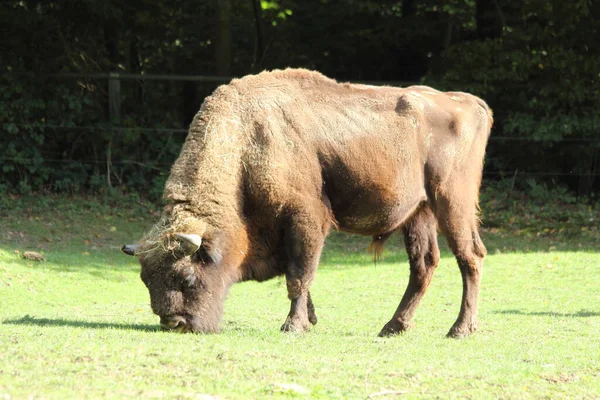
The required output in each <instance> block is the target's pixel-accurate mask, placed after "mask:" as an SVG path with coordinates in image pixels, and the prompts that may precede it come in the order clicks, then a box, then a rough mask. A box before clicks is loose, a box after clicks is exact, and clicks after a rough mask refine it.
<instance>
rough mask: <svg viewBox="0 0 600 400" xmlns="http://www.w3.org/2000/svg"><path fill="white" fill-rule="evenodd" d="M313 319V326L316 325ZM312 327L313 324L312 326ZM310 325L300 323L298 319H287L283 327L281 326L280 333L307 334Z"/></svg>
mask: <svg viewBox="0 0 600 400" xmlns="http://www.w3.org/2000/svg"><path fill="white" fill-rule="evenodd" d="M316 323H317V322H316V318H315V324H316ZM313 325H314V324H313ZM309 329H310V325H309V324H308V321H305V322H302V321H300V318H292V317H287V319H286V320H285V322H284V323H283V325H281V331H282V332H308V331H309Z"/></svg>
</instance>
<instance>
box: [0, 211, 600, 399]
mask: <svg viewBox="0 0 600 400" xmlns="http://www.w3.org/2000/svg"><path fill="white" fill-rule="evenodd" d="M46 201H47V202H51V210H48V209H45V208H44V207H38V209H35V208H31V209H30V210H29V211H27V206H26V205H21V206H18V207H17V206H15V207H14V208H4V209H3V210H2V213H1V214H0V218H1V219H0V221H1V223H2V226H3V229H4V230H3V231H2V232H0V240H1V243H0V299H1V300H0V301H1V303H0V345H1V348H2V352H0V398H3V397H7V396H10V397H14V398H28V397H34V398H36V397H42V398H88V397H89V398H115V397H116V398H138V397H159V398H211V397H209V396H216V397H218V398H223V399H238V398H239V399H247V398H256V399H262V398H322V399H329V398H344V399H347V398H357V399H365V398H369V396H370V397H371V398H375V399H378V398H396V397H408V398H430V397H443V398H465V397H466V398H560V397H568V398H595V397H598V396H599V395H600V357H598V354H600V348H599V343H600V341H599V336H598V332H600V306H599V305H600V290H599V289H600V286H599V284H598V282H600V252H599V251H598V248H597V247H595V246H594V241H593V237H590V236H579V237H576V238H575V239H574V240H573V238H570V239H569V238H565V237H560V236H557V237H554V238H553V239H552V240H550V238H549V237H548V236H546V237H544V236H534V237H531V238H530V237H528V236H519V235H518V234H516V233H514V232H512V233H511V232H503V233H502V235H500V234H499V233H493V232H490V231H489V230H487V231H484V235H483V236H484V241H485V242H486V244H487V246H488V248H489V249H490V254H489V255H488V257H487V258H486V261H485V267H484V275H483V281H482V292H481V301H480V321H481V325H480V329H479V330H478V331H477V332H476V333H475V334H474V335H473V336H472V337H469V338H467V339H464V340H450V339H446V338H445V334H446V332H447V331H448V329H449V328H450V326H451V324H452V323H453V322H454V319H455V318H456V316H457V314H458V308H459V305H460V296H461V278H460V274H459V271H458V267H457V266H456V262H455V260H454V258H453V256H452V255H451V253H450V252H449V251H448V250H447V248H446V247H445V246H444V247H443V248H442V260H441V262H440V265H439V267H438V269H437V271H436V273H435V276H434V279H433V281H432V284H431V286H430V288H429V291H428V293H427V294H426V296H425V298H424V299H423V302H422V304H421V306H420V308H419V310H418V311H417V314H416V317H415V323H416V325H415V327H414V328H413V329H412V330H411V331H409V332H407V333H406V334H404V335H402V336H399V337H395V338H386V339H383V338H378V337H377V333H378V332H379V330H380V329H381V327H382V326H383V324H384V323H385V322H387V320H388V319H389V318H390V317H391V315H392V313H393V311H394V310H395V308H396V306H397V305H398V302H399V300H400V297H401V295H402V293H403V291H404V288H405V286H406V283H407V280H408V264H407V262H406V254H405V252H404V250H403V244H402V240H401V238H400V237H396V236H394V237H392V238H390V241H389V243H388V245H387V246H386V252H385V254H384V256H385V257H384V259H383V260H382V261H380V262H378V263H374V262H373V260H372V256H371V255H370V254H368V253H367V252H366V251H365V249H366V248H367V247H368V244H369V238H361V237H353V236H349V235H345V234H341V233H334V234H333V235H332V236H331V237H330V238H329V240H328V243H327V246H326V249H325V252H324V255H323V260H322V263H321V266H320V268H319V271H318V273H317V278H316V280H315V283H314V286H313V288H312V291H311V292H312V297H313V300H314V302H315V306H316V311H317V315H318V317H319V323H318V324H317V325H316V326H315V327H314V328H313V329H312V331H311V332H310V333H308V334H303V335H296V334H282V333H280V332H279V326H280V325H281V323H282V322H283V320H284V319H285V316H286V314H287V312H288V310H289V302H288V300H287V294H286V288H285V281H284V280H283V279H282V278H276V279H273V280H270V281H267V282H264V283H256V282H247V283H242V284H238V285H235V286H234V287H233V288H232V290H231V292H230V294H229V297H228V299H227V301H226V304H225V315H224V319H223V324H222V328H223V331H222V333H221V334H219V335H178V334H173V333H165V332H161V331H160V330H159V327H158V318H157V317H156V316H155V315H153V314H152V312H151V310H150V307H149V296H148V293H147V291H146V289H145V287H144V285H143V284H142V282H141V281H140V279H139V277H138V274H139V266H138V265H137V264H136V261H135V259H134V258H131V257H126V256H124V255H122V254H121V253H120V251H119V250H118V248H119V246H120V245H121V244H123V243H125V242H132V241H135V240H136V239H137V238H139V236H140V235H141V234H142V231H143V230H145V229H148V228H149V227H150V226H151V225H152V224H153V223H154V219H155V217H154V216H151V215H150V214H149V213H146V214H143V215H144V216H143V217H141V216H140V210H139V209H136V208H135V207H133V206H132V207H131V208H130V211H127V210H128V208H127V207H129V206H127V203H125V204H124V205H121V206H120V207H107V206H103V205H94V201H93V200H81V199H79V200H77V199H76V200H75V201H73V200H69V203H70V205H66V204H64V203H65V202H66V201H67V200H65V199H62V200H61V199H53V200H51V201H50V200H46ZM50 211H51V212H50ZM90 214H91V216H90ZM104 214H105V216H107V217H111V218H110V220H107V219H105V218H104ZM67 226H69V228H66V227H67ZM74 227H76V228H74ZM111 227H114V229H111ZM8 232H13V233H12V234H11V235H10V236H9V234H8ZM14 232H17V234H15V233H14ZM19 232H20V233H23V236H21V234H20V233H19ZM50 233H52V235H51V237H48V235H49V234H50ZM96 234H99V235H101V237H100V238H98V237H96V236H95V235H96ZM44 238H47V239H50V241H48V240H45V239H44ZM530 239H533V240H530ZM86 240H89V242H90V243H87V242H86ZM557 241H560V242H561V243H560V245H557V244H556V243H555V242H557ZM441 242H442V243H443V239H442V240H441ZM579 244H582V246H579ZM525 247H529V249H525ZM25 250H34V251H39V252H42V253H43V254H44V256H45V259H46V261H43V262H34V261H30V260H26V259H23V258H22V257H21V255H20V254H21V253H22V252H23V251H25ZM203 396H204V397H203Z"/></svg>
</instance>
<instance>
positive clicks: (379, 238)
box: [367, 231, 394, 263]
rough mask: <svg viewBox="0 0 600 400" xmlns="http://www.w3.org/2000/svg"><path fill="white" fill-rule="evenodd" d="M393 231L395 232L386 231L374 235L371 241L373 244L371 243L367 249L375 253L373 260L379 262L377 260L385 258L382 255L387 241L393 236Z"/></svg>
mask: <svg viewBox="0 0 600 400" xmlns="http://www.w3.org/2000/svg"><path fill="white" fill-rule="evenodd" d="M392 233H394V231H391V232H388V233H384V234H382V235H375V236H373V240H372V241H371V244H370V245H369V248H368V249H367V251H368V252H369V253H373V261H374V262H375V263H377V261H380V260H381V259H382V258H383V257H382V255H383V248H384V247H385V242H386V241H387V240H388V238H389V237H390V236H392Z"/></svg>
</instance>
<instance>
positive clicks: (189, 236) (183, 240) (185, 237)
mask: <svg viewBox="0 0 600 400" xmlns="http://www.w3.org/2000/svg"><path fill="white" fill-rule="evenodd" d="M173 237H175V238H176V239H177V240H178V241H179V243H180V244H181V247H182V248H183V251H184V253H185V254H186V255H188V256H190V255H192V254H194V253H195V252H197V251H198V249H199V248H200V246H201V245H202V237H201V236H200V235H196V234H193V233H174V234H173Z"/></svg>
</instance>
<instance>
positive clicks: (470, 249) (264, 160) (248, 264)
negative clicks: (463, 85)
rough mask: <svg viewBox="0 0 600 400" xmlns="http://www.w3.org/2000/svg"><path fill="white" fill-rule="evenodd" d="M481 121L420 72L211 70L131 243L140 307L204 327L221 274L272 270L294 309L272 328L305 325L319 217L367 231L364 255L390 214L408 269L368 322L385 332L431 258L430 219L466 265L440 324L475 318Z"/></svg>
mask: <svg viewBox="0 0 600 400" xmlns="http://www.w3.org/2000/svg"><path fill="white" fill-rule="evenodd" d="M491 124H492V113H491V111H490V109H489V108H488V107H487V105H486V104H485V103H484V102H483V101H482V100H481V99H478V98H477V97H475V96H472V95H469V94H466V93H459V92H450V93H443V92H439V91H437V90H434V89H431V88H428V87H425V86H412V87H408V88H395V87H374V86H368V85H353V84H347V83H346V84H340V83H337V82H335V81H334V80H332V79H329V78H326V77H324V76H323V75H321V74H319V73H317V72H312V71H307V70H297V69H287V70H284V71H272V72H263V73H261V74H258V75H255V76H247V77H245V78H242V79H237V80H233V81H232V82H231V83H230V84H228V85H225V86H221V87H220V88H218V89H217V90H216V91H215V92H214V93H213V95H211V96H210V97H208V98H207V99H206V100H205V101H204V103H203V105H202V107H201V109H200V112H199V113H198V114H197V115H196V117H195V118H194V121H193V122H192V124H191V126H190V131H189V135H188V137H187V140H186V142H185V144H184V146H183V149H182V151H181V154H180V156H179V158H178V160H177V161H176V162H175V164H174V165H173V167H172V170H171V175H170V177H169V179H168V181H167V184H166V188H165V193H164V196H165V199H166V200H167V202H168V205H167V206H166V207H165V210H164V212H163V216H162V218H161V222H160V223H159V224H158V225H157V227H156V228H155V229H153V230H152V231H151V232H150V233H149V234H147V235H146V237H145V238H144V239H143V240H142V242H141V245H140V247H139V250H138V251H137V254H138V255H139V258H140V262H141V264H142V277H143V278H144V282H145V283H146V285H147V286H148V288H149V290H150V297H151V300H152V307H153V310H154V311H155V312H156V313H157V314H158V315H160V316H161V321H163V325H164V326H165V327H168V328H172V327H173V326H175V327H176V329H179V330H182V331H200V332H212V331H216V330H218V326H219V321H220V317H221V312H222V307H223V301H224V298H225V295H226V293H227V289H228V288H229V286H230V285H231V284H233V283H235V282H239V281H243V280H249V279H252V280H258V281H262V280H265V279H269V278H272V277H274V276H277V275H285V276H286V280H287V288H288V296H289V298H290V300H291V309H290V313H289V315H288V318H287V320H286V321H285V323H284V325H283V326H282V330H284V331H304V330H307V329H308V327H309V324H310V323H316V315H315V313H314V306H313V304H312V300H311V299H310V293H309V289H310V285H311V283H312V280H313V279H314V276H315V271H316V268H317V264H318V262H319V257H320V254H321V250H322V248H323V242H324V240H325V237H326V235H327V233H328V231H329V229H330V227H331V226H334V227H337V228H339V229H341V230H344V231H348V232H352V233H356V234H361V235H369V236H372V237H373V243H372V249H373V250H374V252H375V254H376V255H377V254H378V253H379V254H380V252H381V251H382V249H383V243H384V242H385V240H386V239H387V238H388V237H389V236H390V235H391V234H392V233H393V232H395V231H399V230H402V231H403V232H404V235H405V238H406V248H407V251H408V254H409V260H410V265H411V278H410V281H409V286H408V288H407V290H406V293H405V295H404V297H403V299H402V301H401V303H400V305H399V307H398V310H397V311H396V313H395V314H394V316H393V317H392V319H391V320H390V322H388V323H387V324H386V326H385V327H384V328H383V330H382V331H381V333H380V334H381V335H392V334H396V333H398V332H401V331H403V330H405V329H406V328H407V327H408V326H409V325H410V320H411V318H412V315H413V313H414V311H415V309H416V307H417V305H418V303H419V301H420V299H421V297H422V296H423V294H424V293H425V291H426V289H427V286H428V285H429V281H430V280H431V276H432V274H433V270H434V269H435V267H436V265H437V263H438V260H439V250H438V247H437V235H436V229H437V226H438V225H439V228H440V229H441V231H442V232H443V233H444V235H445V236H446V237H447V239H448V242H449V244H450V247H451V248H452V250H453V251H454V253H455V255H456V257H457V260H458V263H459V267H460V270H461V273H462V276H463V301H462V306H461V311H460V314H459V317H458V319H457V321H456V323H455V324H454V326H453V327H452V329H451V331H450V333H449V335H451V336H462V335H466V334H468V333H470V332H472V331H473V330H474V329H475V328H476V324H477V323H476V317H477V297H478V291H479V280H480V274H481V266H482V261H483V257H484V256H485V247H484V246H483V243H482V242H481V239H480V238H479V235H478V221H477V216H476V210H477V201H478V191H479V185H480V181H481V172H482V166H483V158H484V152H485V147H486V143H487V140H488V137H489V133H490V128H491ZM173 233H189V234H197V235H200V236H202V239H203V242H202V247H201V248H200V250H199V251H198V252H197V254H193V255H191V256H190V255H186V254H183V253H182V251H181V248H180V247H178V243H177V241H176V240H174V239H173ZM190 268H191V269H190ZM189 271H193V276H191V277H190V276H189ZM191 281H193V282H195V283H194V285H192V286H190V287H188V288H186V287H185V284H182V282H184V283H185V282H191ZM182 285H183V286H182ZM182 287H184V288H183V289H182Z"/></svg>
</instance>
